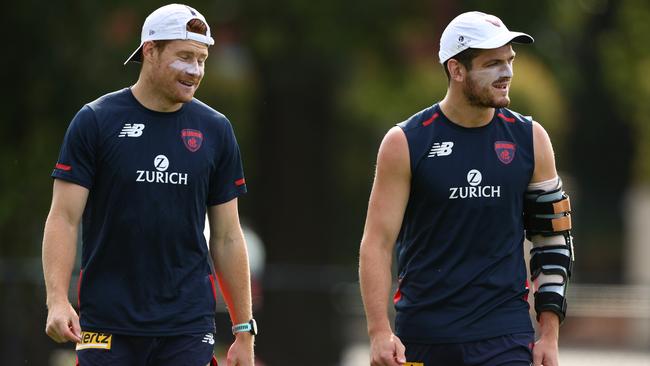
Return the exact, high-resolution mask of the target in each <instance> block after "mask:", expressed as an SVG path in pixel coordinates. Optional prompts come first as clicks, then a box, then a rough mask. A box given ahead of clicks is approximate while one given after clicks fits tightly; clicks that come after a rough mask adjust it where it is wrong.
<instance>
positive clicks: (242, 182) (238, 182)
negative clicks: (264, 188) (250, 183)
mask: <svg viewBox="0 0 650 366" xmlns="http://www.w3.org/2000/svg"><path fill="white" fill-rule="evenodd" d="M244 184H246V179H244V178H242V179H237V180H236V181H235V185H236V186H237V187H240V186H243V185H244Z"/></svg>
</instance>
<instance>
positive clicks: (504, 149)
mask: <svg viewBox="0 0 650 366" xmlns="http://www.w3.org/2000/svg"><path fill="white" fill-rule="evenodd" d="M516 150H517V145H515V144H514V143H512V142H510V141H497V142H495V143H494V151H495V152H496V153H497V157H498V158H499V160H500V161H501V162H502V163H504V164H510V163H511V162H512V160H513V159H514V158H515V151H516Z"/></svg>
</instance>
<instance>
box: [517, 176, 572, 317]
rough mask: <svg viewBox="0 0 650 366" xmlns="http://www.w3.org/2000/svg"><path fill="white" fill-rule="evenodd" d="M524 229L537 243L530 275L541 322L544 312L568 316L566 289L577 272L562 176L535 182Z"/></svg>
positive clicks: (527, 202)
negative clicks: (574, 265) (573, 271)
mask: <svg viewBox="0 0 650 366" xmlns="http://www.w3.org/2000/svg"><path fill="white" fill-rule="evenodd" d="M524 228H525V229H526V238H527V239H528V240H530V241H531V242H532V243H533V247H532V249H531V250H530V275H531V281H532V283H533V291H534V296H535V311H536V312H537V319H538V320H539V315H540V314H541V312H542V311H552V312H554V313H555V314H557V315H558V317H559V318H560V323H562V322H563V321H564V318H565V316H566V308H567V303H566V289H567V285H568V283H569V279H570V278H571V271H572V269H573V261H574V256H573V237H572V236H571V203H570V201H569V196H568V195H567V194H566V192H564V190H563V189H562V181H561V180H560V179H559V177H555V178H554V179H551V180H548V181H544V182H540V183H532V184H530V185H529V186H528V191H527V192H526V194H525V197H524Z"/></svg>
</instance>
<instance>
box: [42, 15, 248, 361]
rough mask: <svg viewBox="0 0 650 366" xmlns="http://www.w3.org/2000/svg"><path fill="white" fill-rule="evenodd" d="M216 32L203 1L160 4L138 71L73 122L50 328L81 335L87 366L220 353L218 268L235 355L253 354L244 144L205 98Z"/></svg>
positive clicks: (50, 277)
mask: <svg viewBox="0 0 650 366" xmlns="http://www.w3.org/2000/svg"><path fill="white" fill-rule="evenodd" d="M212 44H214V40H213V39H212V37H211V34H210V27H209V26H208V24H207V22H206V20H205V18H204V17H203V16H202V15H201V14H200V13H199V12H198V11H196V10H195V9H193V8H191V7H189V6H186V5H181V4H171V5H167V6H163V7H161V8H159V9H157V10H156V11H154V12H153V13H151V14H150V15H149V16H148V17H147V19H146V20H145V22H144V25H143V27H142V36H141V43H140V46H139V47H138V48H137V49H136V50H135V52H133V54H132V55H131V56H130V57H129V58H128V59H127V61H126V62H129V61H134V62H140V63H142V68H141V71H140V76H139V79H138V81H137V82H136V83H135V84H134V85H133V86H132V87H130V88H124V89H122V90H119V91H116V92H113V93H110V94H107V95H104V96H102V97H100V98H99V99H97V100H95V101H93V102H91V103H88V104H86V105H85V106H84V107H83V108H81V110H80V111H79V112H78V113H77V115H76V116H75V117H74V119H73V120H72V122H71V123H70V126H69V128H68V131H67V133H66V135H65V138H64V141H63V145H62V147H61V152H60V154H59V158H58V161H57V163H56V165H55V169H54V172H53V173H52V177H53V178H55V179H54V190H53V198H52V207H51V209H50V213H49V215H48V218H47V222H46V225H45V234H44V238H43V272H44V275H45V284H46V289H47V306H48V318H47V325H46V333H47V334H48V336H50V337H51V338H52V339H53V340H55V341H56V342H60V343H62V342H67V341H72V342H75V343H76V344H77V345H76V350H77V358H78V364H79V365H81V366H85V365H138V366H139V365H156V366H159V365H169V366H172V365H174V366H175V365H196V366H205V365H216V359H215V358H214V355H213V348H214V339H215V338H214V333H215V323H214V315H215V304H216V296H217V281H218V284H219V287H220V288H221V290H222V293H223V294H224V299H225V302H226V304H227V305H228V309H229V311H230V317H231V319H232V322H233V327H232V333H233V334H234V335H235V340H234V343H233V344H232V346H231V347H230V349H229V352H228V356H227V365H245V366H252V365H253V343H254V337H255V335H256V333H257V325H256V323H255V320H254V319H253V317H252V310H251V309H252V307H251V294H250V274H249V266H248V257H247V252H246V246H245V242H244V237H243V235H242V230H241V227H240V224H239V214H238V209H237V198H238V197H239V196H240V195H242V194H244V193H246V184H245V180H244V173H243V168H242V162H241V157H240V152H239V147H238V144H237V141H236V139H235V135H234V133H233V129H232V126H231V124H230V122H229V121H228V119H227V118H226V117H225V116H224V115H222V114H221V113H219V112H217V111H215V110H214V109H212V108H210V107H209V106H207V105H206V104H204V103H202V102H200V101H198V100H197V99H195V98H194V92H195V91H196V90H197V88H198V86H199V84H200V82H201V79H202V78H203V74H204V67H205V60H206V58H207V57H208V46H210V45H212ZM126 62H125V64H126ZM206 213H207V215H208V217H209V225H210V232H211V235H210V239H209V243H206V240H205V237H204V236H203V228H204V225H205V217H206ZM81 223H83V225H81V233H82V253H81V271H80V273H79V280H78V281H77V290H76V291H77V294H78V299H79V301H78V306H79V315H77V313H76V311H75V309H74V308H73V306H72V305H71V304H70V302H69V300H68V287H69V282H70V277H71V271H72V268H73V264H74V259H75V252H76V244H77V233H78V231H79V228H80V224H81Z"/></svg>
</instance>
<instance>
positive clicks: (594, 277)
mask: <svg viewBox="0 0 650 366" xmlns="http://www.w3.org/2000/svg"><path fill="white" fill-rule="evenodd" d="M7 5H8V6H9V7H10V8H11V10H9V11H5V12H4V14H3V22H1V23H2V25H1V26H2V28H3V30H4V31H5V33H4V34H7V35H12V36H10V37H8V38H7V39H6V40H5V42H6V43H7V45H6V46H5V52H6V54H5V57H3V58H1V59H0V62H1V66H2V67H1V69H2V72H3V76H4V77H3V80H5V81H6V86H5V90H4V95H3V98H0V108H1V110H2V111H3V114H2V117H1V118H2V123H1V124H0V136H2V142H3V143H2V144H1V145H0V166H2V169H0V186H1V191H0V192H2V193H1V195H0V240H1V243H0V244H1V245H0V265H2V264H4V265H5V266H6V265H7V263H12V261H14V260H19V259H21V258H26V259H29V258H35V257H39V256H40V243H41V236H42V228H43V223H44V220H45V217H46V215H47V209H48V206H49V202H50V198H51V184H52V183H51V179H49V178H48V175H49V173H50V171H51V169H52V168H53V165H54V163H55V162H56V158H57V154H58V149H59V145H60V143H61V141H62V138H63V135H64V133H65V130H66V127H67V124H68V123H69V121H70V119H71V118H72V117H73V115H74V114H75V112H76V111H77V110H78V109H79V108H80V107H81V106H82V105H83V104H84V103H87V102H89V101H92V100H93V99H95V98H97V97H99V96H100V95H102V94H104V93H107V92H109V91H112V90H116V89H119V88H122V87H125V86H128V85H131V84H132V83H134V82H135V80H136V79H137V75H138V67H137V66H136V65H127V66H122V65H121V64H122V62H123V61H124V60H125V59H126V57H127V56H128V55H129V54H130V53H131V52H132V50H133V49H134V48H135V47H136V46H137V45H138V43H139V33H140V27H141V24H142V22H143V20H144V18H145V17H146V15H147V14H148V13H150V12H151V11H152V10H153V9H155V8H156V7H158V6H160V5H162V3H160V2H159V1H152V0H145V1H140V2H137V3H133V2H127V1H124V0H119V1H112V2H101V1H67V2H65V4H60V3H58V2H44V1H36V0H26V1H21V2H12V3H10V4H7ZM189 5H192V6H194V7H196V8H197V9H199V10H200V11H201V12H202V13H203V14H204V15H205V16H206V18H207V19H208V21H209V22H210V24H211V26H212V29H213V35H214V37H215V38H216V40H217V44H216V45H215V46H214V47H212V48H211V50H210V58H209V59H208V64H207V67H206V77H205V79H204V81H203V83H202V86H201V88H200V89H199V92H198V93H197V97H198V98H199V99H201V100H203V101H205V102H207V103H208V104H209V105H211V106H213V107H214V108H216V109H217V110H219V111H221V112H223V113H224V114H226V115H227V116H228V117H229V118H230V120H231V121H232V122H233V125H234V127H235V131H236V133H237V136H238V139H239V141H240V144H241V147H242V153H243V158H244V163H245V170H246V173H247V181H248V183H249V189H250V194H249V195H248V196H247V197H244V198H242V199H241V200H240V202H241V206H242V208H241V213H242V216H243V217H244V218H245V219H246V220H247V222H249V223H250V226H252V227H253V228H255V229H257V230H258V232H259V233H260V234H261V236H262V238H263V240H264V242H265V244H266V246H267V253H268V259H269V262H270V264H273V263H275V264H296V263H304V264H310V265H342V266H346V267H347V268H350V272H349V273H348V274H347V275H348V276H349V279H351V280H354V276H355V275H354V266H355V265H356V261H357V250H358V242H359V240H360V236H361V232H362V229H363V222H364V219H365V208H366V204H367V199H368V194H369V190H370V186H371V184H372V177H373V173H374V172H373V171H374V162H375V156H376V152H377V148H378V146H379V143H380V141H381V138H382V137H383V135H384V133H385V132H386V131H387V130H388V129H389V128H390V127H391V126H393V125H394V124H395V123H397V122H399V121H402V120H404V119H406V118H408V117H409V116H410V115H412V114H413V113H415V112H417V111H419V110H421V109H423V108H425V107H427V106H429V105H431V104H433V103H435V102H436V101H438V100H439V99H440V98H442V97H443V96H444V93H445V90H446V85H447V81H446V77H445V75H444V72H443V70H442V68H441V66H440V65H439V64H438V63H437V57H436V55H437V51H438V46H437V43H438V39H439V37H440V33H441V32H442V29H443V28H444V26H445V25H446V24H447V23H448V21H449V20H451V19H452V18H453V17H454V16H456V15H457V14H458V13H460V12H462V11H467V10H475V9H478V10H482V11H485V12H488V13H493V14H496V15H498V16H500V17H501V18H502V19H503V20H504V22H505V23H506V24H508V27H509V28H510V29H514V30H521V31H524V32H527V33H530V34H532V35H533V36H534V37H535V38H536V43H535V44H533V45H516V46H515V50H516V52H517V54H518V56H517V60H516V63H515V79H514V82H513V87H512V94H511V99H512V106H511V107H512V109H514V110H516V111H519V112H521V113H523V114H525V115H532V116H533V117H534V118H535V119H536V120H538V121H539V122H540V123H541V124H542V125H543V126H544V127H545V128H546V129H547V130H548V131H549V134H550V135H551V138H552V140H553V142H554V146H555V150H556V155H557V159H558V168H559V170H560V172H561V174H562V176H563V177H565V182H566V183H567V188H568V189H569V190H570V193H571V194H572V198H573V201H574V210H575V212H576V216H575V221H574V225H575V227H576V243H577V245H578V246H579V251H578V252H579V253H580V261H579V262H578V263H577V267H578V268H577V270H576V277H577V279H578V280H579V281H605V282H616V281H620V279H621V276H622V274H621V272H622V266H623V264H622V263H621V252H622V250H623V247H622V244H623V241H622V236H623V234H622V230H623V229H622V227H623V223H622V216H623V215H622V207H623V206H622V198H623V196H624V195H625V192H626V190H627V189H629V188H630V187H631V186H632V185H638V184H643V185H648V184H650V161H649V159H650V158H649V157H650V124H649V123H648V122H647V121H646V119H647V117H646V116H648V115H650V104H649V103H647V100H648V99H649V98H650V43H648V42H647V41H646V38H647V34H648V33H649V32H650V22H649V21H648V19H650V4H648V3H646V2H643V1H635V0H621V1H617V2H614V1H607V0H578V1H561V0H549V1H544V2H537V3H534V4H532V3H530V2H511V1H492V2H484V1H477V0H467V1H436V2H433V1H408V2H402V1H395V0H375V1H370V0H361V1H355V2H346V1H327V2H309V1H303V0H285V1H281V2H268V1H262V0H239V1H238V0H217V1H207V0H202V1H199V0H197V1H192V2H191V3H190V4H189ZM17 34H20V35H21V36H20V37H17V36H15V35H17ZM7 268H8V267H7ZM29 268H32V269H33V266H30V267H29ZM6 271H7V270H6V269H5V270H3V268H0V275H1V274H3V273H5V272H6ZM18 277H20V276H18ZM27 277H29V276H27ZM32 277H33V276H32ZM32 277H29V278H32ZM3 280H4V281H5V282H7V279H6V278H4V279H3V278H0V286H5V285H2V283H3ZM7 283H8V282H7ZM6 286H11V285H6ZM0 291H2V292H0V293H8V292H7V290H6V289H3V288H0ZM12 291H13V292H12ZM10 293H22V292H21V291H18V290H16V288H14V289H13V290H11V291H10ZM265 296H266V297H265V307H264V309H266V310H265V311H266V314H267V315H265V317H266V319H265V322H266V324H267V328H266V329H265V331H267V332H268V333H269V334H273V333H276V334H277V332H280V334H282V333H281V332H284V333H287V332H301V331H304V328H301V325H302V324H303V323H304V322H302V321H297V322H294V323H295V327H296V329H292V328H286V327H292V326H293V325H287V321H286V317H285V316H277V315H276V314H277V313H278V312H283V313H285V314H294V315H295V316H296V317H297V318H298V319H303V318H305V319H306V318H307V317H309V314H310V313H309V310H311V309H312V308H313V309H316V310H317V313H318V314H322V316H320V317H318V319H313V318H312V320H311V322H312V323H313V324H311V326H312V328H313V329H323V334H326V335H327V336H326V338H330V339H325V338H324V339H323V343H321V344H320V345H317V346H318V347H313V346H312V345H309V344H308V340H299V341H298V342H299V343H298V344H296V345H295V347H296V348H297V349H302V351H296V352H298V353H296V354H298V355H306V356H308V355H309V354H310V353H311V354H319V352H321V353H322V352H323V351H322V350H325V351H324V352H327V353H331V355H330V356H322V357H324V358H323V363H324V364H326V363H325V362H326V360H327V357H330V358H331V359H330V360H329V361H328V362H330V363H333V362H334V361H333V360H334V358H335V357H337V355H336V352H329V351H331V350H336V349H340V347H341V342H342V341H341V340H340V338H341V337H340V327H339V324H338V323H337V315H336V314H333V313H332V310H331V304H330V302H329V297H328V296H329V294H328V293H325V294H316V293H314V294H310V295H309V296H306V295H304V294H301V293H299V292H295V291H294V292H291V291H289V290H287V291H285V292H282V291H280V293H279V294H278V293H273V292H272V291H269V292H268V293H266V294H265ZM5 299H6V297H5ZM22 300H23V299H20V300H19V301H22ZM31 301H36V302H37V303H42V302H43V299H42V298H39V299H32V300H31ZM0 305H1V306H2V307H3V308H4V309H7V308H10V306H11V305H9V304H8V303H5V302H4V301H3V302H2V303H1V304H0ZM0 310H1V309H0ZM12 314H14V315H15V313H12V312H11V311H9V312H7V313H6V314H5V315H3V316H2V318H1V319H2V322H3V324H2V327H1V328H2V329H3V334H2V338H1V339H0V340H2V339H6V338H7V337H8V336H7V334H4V333H6V332H5V329H9V327H6V326H5V324H4V323H5V322H6V321H7V322H8V320H7V319H10V318H11V316H12ZM283 327H284V328H283ZM319 327H320V328H319ZM37 328H38V327H37ZM33 332H38V334H39V335H42V330H41V329H40V328H38V329H35V330H32V329H30V331H28V332H27V333H30V334H31V333H33ZM44 342H47V341H44ZM264 342H267V343H266V345H265V344H264ZM276 342H277V341H275V342H274V341H273V340H271V341H269V340H267V341H264V340H263V339H260V343H261V344H260V351H261V352H262V354H264V355H266V356H267V358H268V359H270V360H274V361H276V362H277V364H279V362H281V361H285V359H284V358H283V357H284V356H282V355H278V352H277V351H275V350H274V348H275V346H276V345H277V343H276ZM11 344H13V345H14V346H15V347H20V346H19V345H18V346H16V345H17V343H16V342H12V343H11ZM14 346H12V347H14ZM319 350H320V351H319ZM301 352H302V353H301ZM285 356H286V355H285ZM289 356H290V355H289ZM319 359H320V358H319ZM8 362H9V361H8ZM273 364H275V363H273Z"/></svg>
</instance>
